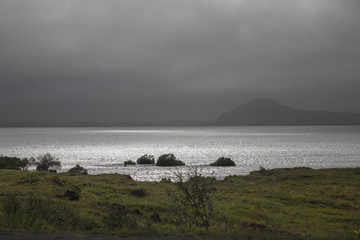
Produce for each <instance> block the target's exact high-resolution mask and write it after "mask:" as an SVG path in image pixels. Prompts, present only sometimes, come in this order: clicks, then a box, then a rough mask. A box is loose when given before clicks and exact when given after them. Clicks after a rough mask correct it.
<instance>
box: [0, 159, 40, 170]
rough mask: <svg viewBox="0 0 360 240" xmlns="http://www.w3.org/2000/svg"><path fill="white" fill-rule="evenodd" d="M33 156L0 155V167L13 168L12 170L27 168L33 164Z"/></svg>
mask: <svg viewBox="0 0 360 240" xmlns="http://www.w3.org/2000/svg"><path fill="white" fill-rule="evenodd" d="M34 163H35V159H34V158H29V159H28V158H22V159H21V158H17V157H7V156H0V169H14V170H25V171H26V170H28V168H29V167H30V166H32V165H34Z"/></svg>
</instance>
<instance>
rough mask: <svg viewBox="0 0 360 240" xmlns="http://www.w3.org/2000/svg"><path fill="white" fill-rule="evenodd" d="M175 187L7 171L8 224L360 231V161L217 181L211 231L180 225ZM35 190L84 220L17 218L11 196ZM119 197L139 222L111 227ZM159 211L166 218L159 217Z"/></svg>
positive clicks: (331, 233)
mask: <svg viewBox="0 0 360 240" xmlns="http://www.w3.org/2000/svg"><path fill="white" fill-rule="evenodd" d="M67 190H70V191H74V192H78V193H79V196H80V199H79V200H75V201H71V200H69V197H65V196H64V193H65V192H66V191H67ZM134 190H136V191H134ZM175 190H176V185H175V184H174V183H167V182H137V181H133V180H132V179H131V178H129V177H128V176H125V175H119V174H104V175H75V176H71V175H69V174H68V173H57V174H56V173H46V172H27V171H17V170H0V203H2V205H0V231H32V232H82V233H86V234H108V233H109V234H119V235H123V236H124V235H126V236H128V235H145V236H193V237H204V238H207V237H215V238H239V239H357V237H358V236H356V234H355V232H354V230H358V229H359V228H360V168H343V169H321V170H314V169H310V168H292V169H273V170H263V171H258V172H252V173H251V174H249V175H247V176H231V177H227V178H226V179H225V180H223V181H216V182H215V185H214V195H213V197H214V203H215V212H216V214H215V216H214V217H213V218H212V222H211V227H210V231H209V232H207V231H206V230H205V229H202V228H193V229H192V231H191V232H186V231H185V232H184V231H183V230H184V229H182V228H180V227H179V226H178V225H177V224H174V222H173V213H172V211H171V206H172V202H171V200H170V198H169V197H168V191H175ZM30 195H32V196H38V197H39V198H41V199H45V200H46V201H47V203H48V204H49V205H52V206H53V208H57V207H58V206H60V207H58V208H61V206H66V207H67V209H71V211H73V212H74V213H76V221H77V222H76V224H73V226H65V227H60V228H57V227H56V226H57V225H51V224H50V223H49V222H46V221H40V223H39V224H30V225H29V224H28V225H24V224H20V223H19V224H18V225H17V224H16V222H15V224H14V223H13V224H9V221H10V220H9V219H7V215H6V213H5V210H4V206H5V207H6V201H9V196H15V197H16V199H18V200H19V199H20V200H22V199H24V201H25V199H26V198H27V197H28V196H30ZM20 202H21V201H20ZM111 203H121V204H122V205H124V206H125V207H126V209H131V211H132V212H133V213H134V218H133V221H135V222H136V226H135V227H131V226H130V227H126V226H124V227H122V228H115V229H113V230H109V229H108V228H105V227H104V224H103V222H104V221H103V219H104V217H105V216H106V215H107V214H109V212H108V211H107V209H109V208H108V207H109V205H110V204H111ZM46 206H48V205H46ZM44 208H45V206H44ZM155 213H156V214H158V215H159V217H160V221H159V219H156V218H154V217H151V216H152V215H154V214H155ZM54 226H55V227H54ZM59 226H60V225H59Z"/></svg>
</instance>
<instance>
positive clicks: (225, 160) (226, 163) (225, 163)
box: [210, 157, 236, 167]
mask: <svg viewBox="0 0 360 240" xmlns="http://www.w3.org/2000/svg"><path fill="white" fill-rule="evenodd" d="M210 166H222V167H227V166H236V164H235V162H234V161H233V160H231V159H230V158H225V157H221V158H219V159H218V160H216V162H213V163H211V164H210Z"/></svg>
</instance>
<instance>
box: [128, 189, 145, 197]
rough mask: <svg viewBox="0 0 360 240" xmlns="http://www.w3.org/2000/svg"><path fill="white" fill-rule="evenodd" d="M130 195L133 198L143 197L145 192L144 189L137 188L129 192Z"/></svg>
mask: <svg viewBox="0 0 360 240" xmlns="http://www.w3.org/2000/svg"><path fill="white" fill-rule="evenodd" d="M130 194H131V195H133V196H134V197H145V196H146V194H147V192H146V190H145V189H144V188H138V189H133V190H131V191H130Z"/></svg>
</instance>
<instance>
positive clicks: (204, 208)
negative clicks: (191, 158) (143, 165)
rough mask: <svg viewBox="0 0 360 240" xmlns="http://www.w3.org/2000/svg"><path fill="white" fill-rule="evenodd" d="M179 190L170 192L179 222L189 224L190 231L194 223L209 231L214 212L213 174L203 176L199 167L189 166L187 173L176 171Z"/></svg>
mask: <svg viewBox="0 0 360 240" xmlns="http://www.w3.org/2000/svg"><path fill="white" fill-rule="evenodd" d="M175 181H176V186H177V188H178V191H177V192H170V193H169V196H170V197H171V199H172V200H173V201H174V203H175V206H174V208H173V210H174V213H175V215H176V216H177V220H178V223H179V224H187V225H188V229H189V231H191V226H192V225H193V224H194V225H195V226H198V227H205V228H206V230H207V231H209V227H210V219H211V217H212V216H213V214H214V205H213V199H212V195H213V189H214V188H213V184H214V181H215V178H214V177H213V176H211V177H208V178H205V177H203V176H201V174H200V173H199V170H198V168H196V167H193V168H189V170H188V172H187V173H185V174H184V173H183V172H181V171H176V173H175Z"/></svg>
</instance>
